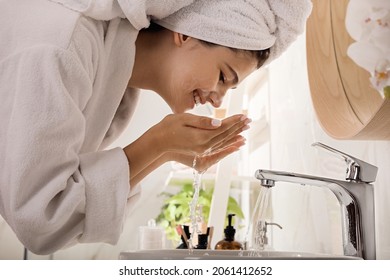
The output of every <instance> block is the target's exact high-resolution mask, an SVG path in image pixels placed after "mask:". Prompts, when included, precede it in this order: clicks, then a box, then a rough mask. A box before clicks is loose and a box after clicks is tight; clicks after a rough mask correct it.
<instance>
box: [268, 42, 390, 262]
mask: <svg viewBox="0 0 390 280" xmlns="http://www.w3.org/2000/svg"><path fill="white" fill-rule="evenodd" d="M305 65H306V55H305V37H304V36H302V37H301V38H300V39H299V40H298V41H297V42H296V43H295V44H294V45H293V46H292V48H291V49H290V50H289V51H288V52H287V53H285V54H284V55H283V56H282V57H281V58H280V59H278V60H277V61H275V63H273V64H272V66H271V67H270V68H269V83H268V85H269V99H270V101H269V103H270V109H269V110H270V111H269V122H270V129H271V132H270V146H271V147H270V154H271V164H270V165H271V168H272V169H274V170H285V171H292V172H296V173H307V174H313V175H319V176H324V177H331V178H338V179H342V180H343V179H344V178H345V177H344V176H345V170H346V165H345V163H344V162H342V160H340V159H339V158H336V157H334V156H333V155H331V154H330V153H327V152H325V151H322V150H318V149H317V148H314V147H311V146H310V145H311V144H312V143H314V142H322V143H324V144H326V145H328V146H331V147H334V148H336V149H338V150H341V151H344V152H345V153H347V154H350V155H353V156H355V157H357V158H359V159H362V160H364V161H367V162H369V163H371V164H374V165H376V166H378V167H379V171H378V176H377V180H376V182H375V183H374V187H375V206H376V209H375V211H376V243H377V258H378V259H390V223H389V222H390V203H389V202H390V188H389V182H390V173H389V172H388V169H389V167H390V141H352V140H334V139H332V138H330V137H329V136H327V135H326V133H324V131H323V130H322V129H321V127H320V125H319V123H318V122H317V120H316V117H315V112H314V111H313V107H312V106H311V99H310V91H309V85H308V78H307V70H306V66H305ZM388 129H390V127H389V128H388ZM272 207H273V219H274V222H277V223H280V224H281V225H283V226H284V229H283V230H279V229H274V230H273V234H274V235H273V245H274V247H275V249H284V250H304V251H313V252H324V253H341V252H342V248H341V247H340V246H341V240H340V236H341V233H340V226H339V225H340V220H339V219H340V214H339V208H338V203H337V200H336V199H335V198H334V196H333V194H331V193H330V191H328V190H322V189H319V188H313V187H298V186H287V185H286V186H280V187H277V188H274V190H273V191H272Z"/></svg>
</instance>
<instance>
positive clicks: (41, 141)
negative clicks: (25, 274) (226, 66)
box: [0, 0, 188, 254]
mask: <svg viewBox="0 0 390 280" xmlns="http://www.w3.org/2000/svg"><path fill="white" fill-rule="evenodd" d="M187 1H188V0H187ZM56 2H69V3H70V2H74V3H76V2H77V1H49V0H12V1H9V0H0V213H1V215H2V216H3V217H4V219H5V220H6V221H7V223H8V224H9V225H10V226H11V228H12V229H13V231H14V232H15V233H16V235H17V237H18V238H19V239H20V241H21V242H22V243H23V244H24V245H25V246H26V247H27V248H28V249H29V250H31V251H32V252H34V253H36V254H49V253H52V252H55V251H56V250H58V249H61V248H64V247H67V246H70V245H73V244H75V243H77V242H81V243H87V242H88V243H89V242H106V243H110V244H115V243H116V242H117V241H118V238H119V236H120V233H121V232H122V228H123V223H124V220H125V217H126V213H127V212H128V210H129V208H131V207H132V206H134V203H135V200H136V199H137V198H138V196H139V187H138V186H130V185H129V178H130V177H129V175H130V174H129V172H131V170H130V171H129V165H128V161H127V158H126V156H125V154H124V152H123V150H122V149H121V148H115V149H111V150H104V148H105V147H107V146H108V145H109V144H110V143H111V142H112V141H113V140H114V139H115V138H116V137H117V136H118V135H119V134H120V133H121V132H122V131H123V130H124V128H126V126H127V124H128V122H129V119H130V117H131V115H132V112H133V110H134V107H135V105H136V102H137V98H138V91H136V90H130V89H126V88H127V83H128V81H129V78H130V76H131V73H132V67H133V64H134V55H135V40H136V37H137V35H138V32H139V30H140V29H141V28H143V27H146V26H137V27H134V25H132V24H131V21H129V20H128V19H126V16H124V13H122V12H121V10H120V9H119V10H118V7H119V6H118V5H117V4H116V5H115V7H116V13H117V14H118V15H114V16H113V18H109V19H105V20H99V19H96V18H93V17H90V16H87V15H86V14H85V13H83V12H82V11H77V9H76V10H75V9H72V7H69V6H66V5H65V4H63V3H62V4H61V3H56ZM84 2H85V1H84ZM127 2H129V1H127ZM142 2H144V1H138V2H137V3H142ZM173 2H174V1H172V3H173ZM172 6H173V5H171V7H172ZM178 8H180V6H177V7H175V8H174V10H176V9H178ZM118 11H119V12H118ZM100 12H102V11H100ZM165 12H166V13H167V14H169V11H167V10H165ZM127 13H129V14H131V11H130V12H129V11H127ZM147 23H148V22H147V21H146V24H147Z"/></svg>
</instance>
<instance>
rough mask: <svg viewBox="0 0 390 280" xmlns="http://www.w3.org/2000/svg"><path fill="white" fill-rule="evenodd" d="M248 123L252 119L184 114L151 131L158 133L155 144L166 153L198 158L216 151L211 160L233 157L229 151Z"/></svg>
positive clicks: (167, 119)
mask: <svg viewBox="0 0 390 280" xmlns="http://www.w3.org/2000/svg"><path fill="white" fill-rule="evenodd" d="M249 122H250V119H248V118H247V117H246V116H245V115H242V114H238V115H234V116H231V117H228V118H226V119H224V120H222V121H218V120H215V119H212V118H208V117H204V116H197V115H193V114H189V113H183V114H172V115H168V116H166V117H165V118H164V119H163V120H162V121H161V122H160V123H158V124H157V125H156V126H154V127H153V128H152V129H153V130H154V133H156V137H157V138H156V139H159V140H157V141H156V144H157V145H159V146H160V149H161V150H162V151H163V152H165V153H171V152H174V153H182V154H191V155H193V156H195V155H201V154H205V153H206V152H207V151H208V152H210V151H214V153H215V154H214V156H211V154H210V153H209V158H210V159H211V158H212V157H214V158H219V157H221V156H222V155H224V154H226V153H231V152H229V151H231V150H232V149H233V147H235V146H234V145H232V143H236V142H237V136H238V135H239V134H240V133H241V132H242V131H244V130H245V129H247V128H248V123H249ZM236 144H237V143H236ZM228 147H229V148H228ZM225 148H226V150H225ZM219 150H220V151H219ZM217 151H219V152H217ZM222 157H223V156H222Z"/></svg>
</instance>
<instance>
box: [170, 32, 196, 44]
mask: <svg viewBox="0 0 390 280" xmlns="http://www.w3.org/2000/svg"><path fill="white" fill-rule="evenodd" d="M172 33H173V41H174V43H175V45H176V46H178V47H181V46H183V45H184V44H186V43H187V42H189V41H190V40H191V39H192V37H190V36H187V35H184V34H181V33H177V32H172Z"/></svg>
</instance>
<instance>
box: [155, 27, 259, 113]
mask: <svg viewBox="0 0 390 280" xmlns="http://www.w3.org/2000/svg"><path fill="white" fill-rule="evenodd" d="M178 36H182V35H180V34H178ZM183 38H184V39H183ZM182 39H183V41H182V44H180V41H179V45H178V46H177V48H175V50H174V51H173V52H172V53H171V55H170V69H171V71H169V73H168V74H167V75H166V77H168V78H167V80H166V81H165V83H164V88H163V89H162V90H160V92H159V93H160V95H161V97H162V98H163V99H164V100H165V101H166V102H167V103H168V105H169V106H170V107H171V109H172V111H173V112H174V113H183V112H185V111H187V110H190V109H192V108H194V106H195V105H196V104H197V103H198V104H205V103H206V102H209V103H210V104H211V105H212V106H214V107H219V106H221V104H222V100H223V98H224V96H225V94H226V92H227V90H228V89H231V88H234V87H236V86H237V85H238V84H239V83H240V82H241V81H242V80H244V79H245V78H246V77H247V76H248V75H249V74H250V73H252V72H253V71H254V70H256V69H257V68H256V67H257V61H256V59H254V58H252V57H251V56H250V55H249V54H247V53H243V52H235V51H233V50H231V49H229V48H226V47H221V46H208V45H206V44H204V43H202V42H200V41H199V40H196V39H194V38H191V37H185V36H184V37H182ZM178 40H180V38H179V39H178Z"/></svg>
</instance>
